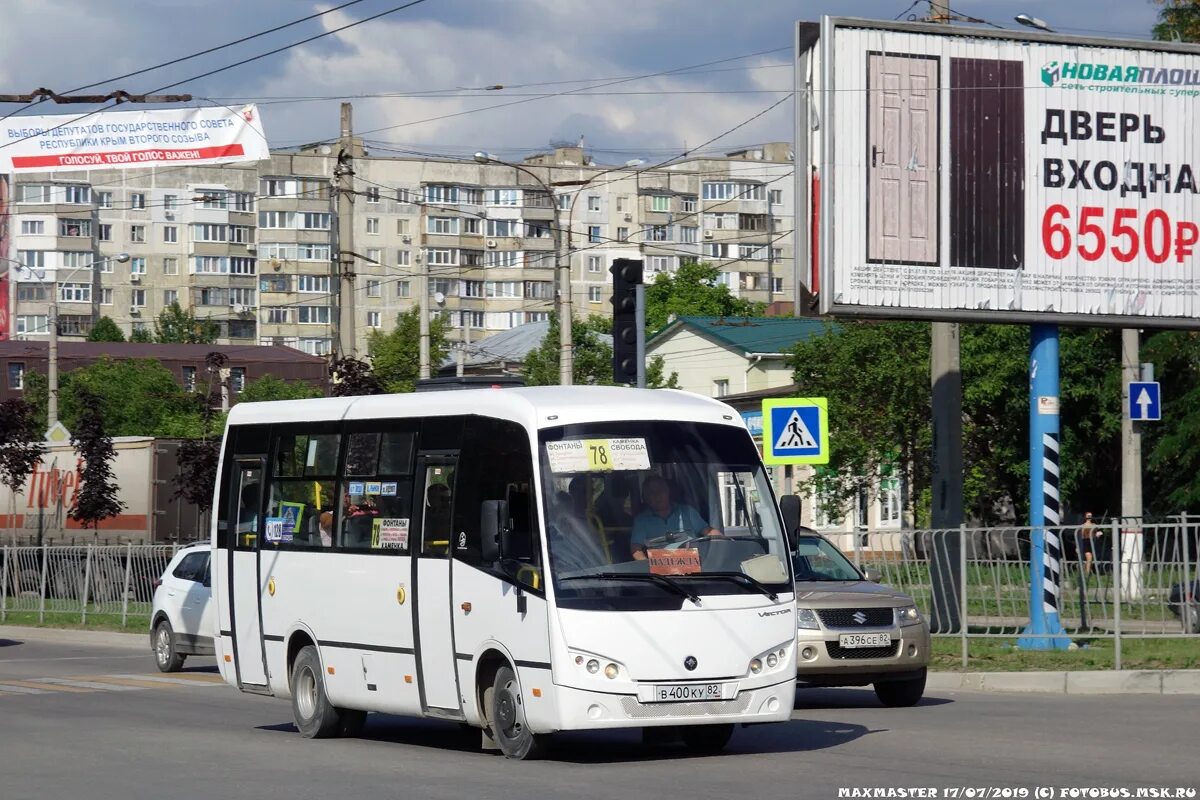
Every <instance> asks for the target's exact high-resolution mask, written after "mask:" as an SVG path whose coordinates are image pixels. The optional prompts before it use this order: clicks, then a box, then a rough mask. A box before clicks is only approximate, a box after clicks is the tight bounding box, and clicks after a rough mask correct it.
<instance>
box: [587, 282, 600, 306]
mask: <svg viewBox="0 0 1200 800" xmlns="http://www.w3.org/2000/svg"><path fill="white" fill-rule="evenodd" d="M588 302H589V303H599V302H600V287H599V286H589V287H588Z"/></svg>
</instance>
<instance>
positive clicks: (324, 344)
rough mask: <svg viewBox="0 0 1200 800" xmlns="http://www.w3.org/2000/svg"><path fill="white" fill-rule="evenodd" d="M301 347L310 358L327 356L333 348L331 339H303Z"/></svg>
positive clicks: (300, 343)
mask: <svg viewBox="0 0 1200 800" xmlns="http://www.w3.org/2000/svg"><path fill="white" fill-rule="evenodd" d="M299 345H300V350H301V352H304V353H308V354H309V355H310V356H327V355H329V351H330V347H331V344H330V340H329V339H301V340H300V342H299Z"/></svg>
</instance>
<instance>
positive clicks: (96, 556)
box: [0, 543, 181, 626]
mask: <svg viewBox="0 0 1200 800" xmlns="http://www.w3.org/2000/svg"><path fill="white" fill-rule="evenodd" d="M180 546H181V545H170V544H167V545H137V544H132V543H131V544H124V545H107V546H106V545H94V544H93V545H77V546H54V547H52V546H50V545H43V546H41V547H27V546H14V545H4V546H3V548H0V622H32V621H34V620H35V619H36V621H37V622H38V623H39V624H41V623H45V622H47V621H49V622H74V621H78V622H80V623H86V622H87V621H88V620H89V618H90V619H91V620H92V621H93V622H97V621H99V622H106V623H109V624H120V625H121V626H129V625H130V624H131V623H132V624H134V625H139V626H140V625H143V624H146V623H148V622H149V619H150V603H151V601H152V600H153V598H154V580H155V579H156V578H158V577H159V576H160V575H162V573H163V570H165V569H166V567H167V563H168V562H170V560H171V557H172V556H173V555H174V554H175V552H176V551H177V550H178V549H179V547H180Z"/></svg>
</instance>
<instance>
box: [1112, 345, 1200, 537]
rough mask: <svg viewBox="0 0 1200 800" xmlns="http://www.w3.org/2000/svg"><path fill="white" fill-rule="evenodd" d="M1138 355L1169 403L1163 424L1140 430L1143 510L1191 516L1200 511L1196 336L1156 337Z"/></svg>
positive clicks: (1199, 386)
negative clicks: (1151, 369) (1152, 371)
mask: <svg viewBox="0 0 1200 800" xmlns="http://www.w3.org/2000/svg"><path fill="white" fill-rule="evenodd" d="M1141 357H1142V360H1143V361H1149V362H1152V363H1153V364H1154V366H1155V377H1156V379H1157V380H1158V381H1159V382H1160V383H1161V384H1162V396H1163V397H1164V398H1166V399H1167V402H1168V403H1169V404H1170V405H1169V406H1168V408H1167V412H1166V413H1165V414H1164V419H1163V421H1162V422H1159V423H1151V424H1147V425H1144V426H1143V427H1142V431H1143V433H1142V453H1143V456H1144V458H1145V461H1144V469H1145V471H1144V473H1143V474H1144V475H1145V484H1144V490H1145V500H1146V512H1147V513H1148V514H1158V515H1164V514H1177V513H1179V512H1180V511H1188V510H1191V511H1193V512H1194V511H1195V510H1196V509H1197V508H1200V481H1197V480H1196V477H1195V476H1196V475H1197V474H1200V414H1197V413H1195V411H1194V409H1197V408H1200V333H1197V332H1196V331H1161V332H1159V333H1154V334H1152V335H1150V336H1149V337H1148V338H1147V339H1146V341H1145V342H1144V343H1143V345H1142V356H1141ZM1117 396H1118V397H1119V396H1120V395H1119V394H1118V395H1117ZM1113 496H1114V497H1116V496H1117V495H1113ZM1100 508H1102V506H1097V510H1099V509H1100Z"/></svg>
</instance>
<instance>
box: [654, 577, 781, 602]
mask: <svg viewBox="0 0 1200 800" xmlns="http://www.w3.org/2000/svg"><path fill="white" fill-rule="evenodd" d="M675 577H677V578H725V579H726V580H731V581H741V582H742V583H744V584H746V585H747V586H749V587H751V588H752V589H754V590H755V591H756V592H759V593H761V594H765V595H766V596H767V597H769V598H771V599H772V600H778V599H779V595H777V594H775V592H772V591H771V590H770V589H768V588H767V587H766V586H765V585H764V584H763V583H762V582H761V581H759V580H758V579H756V578H751V577H750V576H749V575H747V574H746V573H744V572H691V573H688V574H686V575H677V576H675Z"/></svg>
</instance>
